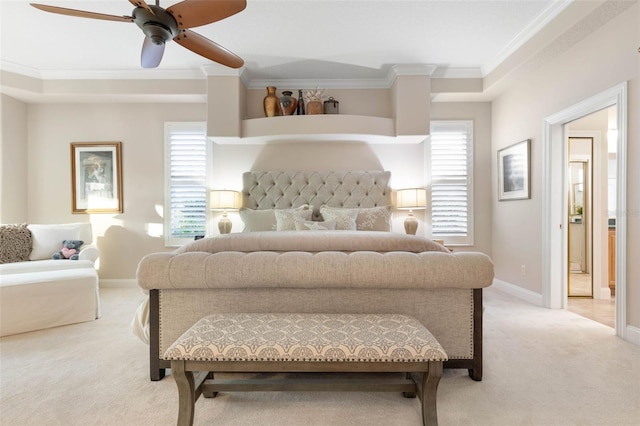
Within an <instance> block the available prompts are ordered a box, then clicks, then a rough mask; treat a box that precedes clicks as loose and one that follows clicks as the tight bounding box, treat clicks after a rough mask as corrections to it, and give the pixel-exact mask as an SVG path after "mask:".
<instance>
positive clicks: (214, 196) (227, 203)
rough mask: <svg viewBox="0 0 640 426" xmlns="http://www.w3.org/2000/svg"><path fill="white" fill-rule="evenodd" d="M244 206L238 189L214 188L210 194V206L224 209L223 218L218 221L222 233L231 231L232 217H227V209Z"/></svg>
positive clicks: (214, 208)
mask: <svg viewBox="0 0 640 426" xmlns="http://www.w3.org/2000/svg"><path fill="white" fill-rule="evenodd" d="M240 206H242V199H241V197H240V193H239V192H238V191H229V190H226V189H222V190H221V189H214V190H213V191H211V193H210V194H209V208H210V209H211V210H222V218H221V219H220V222H218V230H219V231H220V233H221V234H228V233H230V232H231V219H229V218H228V217H227V210H238V209H239V208H240Z"/></svg>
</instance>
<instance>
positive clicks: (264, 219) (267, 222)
mask: <svg viewBox="0 0 640 426" xmlns="http://www.w3.org/2000/svg"><path fill="white" fill-rule="evenodd" d="M299 210H307V211H310V212H311V211H313V209H311V208H310V207H309V205H308V204H303V205H301V206H300V207H296V208H292V209H278V210H277V211H284V212H287V211H299ZM240 219H242V223H244V229H243V230H242V232H260V231H275V230H277V229H278V228H277V221H276V210H273V209H266V210H252V209H245V208H242V209H240ZM305 220H306V219H305ZM291 229H295V227H294V226H293V225H292V228H291Z"/></svg>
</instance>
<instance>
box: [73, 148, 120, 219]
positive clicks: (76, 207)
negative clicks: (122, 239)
mask: <svg viewBox="0 0 640 426" xmlns="http://www.w3.org/2000/svg"><path fill="white" fill-rule="evenodd" d="M71 193H72V206H71V210H72V212H73V213H122V143H121V142H73V143H71Z"/></svg>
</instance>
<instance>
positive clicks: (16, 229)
mask: <svg viewBox="0 0 640 426" xmlns="http://www.w3.org/2000/svg"><path fill="white" fill-rule="evenodd" d="M31 244H32V239H31V232H30V231H29V228H27V225H26V224H22V225H0V263H13V262H23V261H25V260H29V254H30V253H31Z"/></svg>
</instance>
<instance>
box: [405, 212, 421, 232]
mask: <svg viewBox="0 0 640 426" xmlns="http://www.w3.org/2000/svg"><path fill="white" fill-rule="evenodd" d="M417 230H418V219H416V218H415V217H413V215H411V216H408V217H407V218H406V219H405V220H404V231H405V232H406V233H407V234H410V235H416V231H417Z"/></svg>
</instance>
